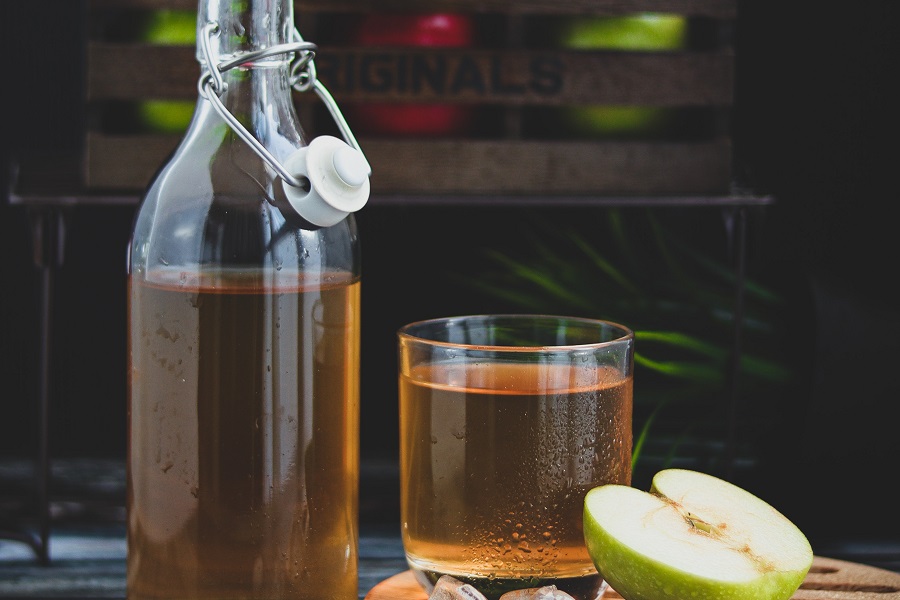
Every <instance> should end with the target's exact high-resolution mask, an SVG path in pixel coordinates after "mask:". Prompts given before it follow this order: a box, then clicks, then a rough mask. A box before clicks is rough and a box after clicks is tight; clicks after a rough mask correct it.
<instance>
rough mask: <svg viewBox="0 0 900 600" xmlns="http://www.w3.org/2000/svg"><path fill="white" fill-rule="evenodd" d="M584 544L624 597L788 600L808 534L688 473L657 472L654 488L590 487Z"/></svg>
mask: <svg viewBox="0 0 900 600" xmlns="http://www.w3.org/2000/svg"><path fill="white" fill-rule="evenodd" d="M584 538H585V543H586V545H587V548H588V552H589V553H590V556H591V559H592V560H593V562H594V565H595V566H596V567H597V570H598V571H599V572H600V574H601V575H602V576H603V578H604V579H605V580H606V582H607V583H609V585H610V586H611V587H612V588H613V589H614V590H616V591H617V592H618V593H619V594H621V596H622V597H623V598H626V599H627V600H661V599H663V598H716V599H719V598H721V599H733V600H752V599H759V600H786V599H788V598H790V597H791V596H792V595H793V594H794V592H795V591H797V589H798V588H799V587H800V584H801V583H802V582H803V579H804V578H805V577H806V574H807V572H808V571H809V569H810V567H811V566H812V561H813V551H812V548H811V547H810V544H809V541H808V540H807V538H806V536H805V535H804V534H803V533H802V532H801V531H800V529H798V528H797V526H796V525H794V524H793V523H792V522H791V521H790V520H789V519H788V518H787V517H785V516H784V515H783V514H781V513H780V512H778V511H777V510H776V509H775V508H773V507H772V506H771V505H769V504H768V503H767V502H765V501H763V500H762V499H760V498H758V497H757V496H754V495H753V494H751V493H750V492H748V491H746V490H744V489H742V488H740V487H738V486H736V485H734V484H731V483H729V482H727V481H724V480H722V479H719V478H717V477H713V476H711V475H707V474H705V473H700V472H698V471H690V470H686V469H666V470H663V471H660V472H658V473H657V474H656V475H655V476H654V477H653V482H652V485H651V489H650V492H645V491H642V490H638V489H636V488H633V487H629V486H625V485H614V484H609V485H603V486H600V487H596V488H594V489H592V490H590V491H589V492H588V493H587V495H586V496H585V500H584Z"/></svg>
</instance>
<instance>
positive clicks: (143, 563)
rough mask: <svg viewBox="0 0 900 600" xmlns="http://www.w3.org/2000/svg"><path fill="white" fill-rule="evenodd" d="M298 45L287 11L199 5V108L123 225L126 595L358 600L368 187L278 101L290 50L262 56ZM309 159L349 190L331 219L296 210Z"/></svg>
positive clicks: (287, 1)
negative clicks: (127, 227)
mask: <svg viewBox="0 0 900 600" xmlns="http://www.w3.org/2000/svg"><path fill="white" fill-rule="evenodd" d="M296 40H297V37H295V36H294V22H293V4H292V2H291V0H270V1H267V2H258V1H255V0H201V1H200V6H199V11H198V33H197V48H198V52H197V56H198V60H199V61H200V63H201V70H202V72H203V75H201V80H200V96H199V98H198V102H197V107H196V111H195V113H194V117H193V120H192V122H191V125H190V127H189V129H188V131H187V132H186V134H185V137H184V139H183V140H182V142H181V144H180V145H179V147H178V148H177V149H176V151H175V152H174V154H173V155H172V157H171V158H170V160H169V161H168V162H167V163H166V164H165V165H164V166H163V167H162V168H161V169H160V171H159V172H158V174H157V175H156V177H155V178H154V180H153V181H152V183H151V184H150V186H149V187H148V189H147V191H146V193H145V194H144V197H143V198H142V202H141V204H140V206H139V209H138V212H137V215H136V217H135V222H134V229H133V234H132V239H131V242H130V247H129V320H130V323H129V354H130V372H129V410H128V421H129V422H128V436H129V445H128V462H127V515H128V516H127V540H128V556H127V595H128V598H129V600H142V599H149V598H152V599H154V600H165V599H168V598H172V599H175V598H178V599H183V598H193V599H198V600H202V599H212V598H216V599H226V598H227V599H233V600H238V599H243V598H248V599H249V598H253V599H255V600H259V599H265V598H279V599H283V598H302V599H306V598H330V599H335V600H340V599H346V600H351V599H355V598H356V597H357V585H358V584H357V546H358V523H357V520H358V478H359V380H358V374H359V352H360V341H359V337H360V250H359V239H358V235H357V229H356V224H355V221H354V216H353V214H352V213H353V211H354V210H356V209H358V208H359V207H361V205H362V203H364V202H365V199H366V198H367V197H368V178H367V177H368V175H367V172H365V173H363V175H364V177H360V176H359V175H360V173H359V168H358V167H359V164H360V161H359V159H360V157H362V155H361V153H359V154H358V156H356V155H355V154H354V152H357V150H353V151H349V152H348V149H350V146H348V145H347V144H344V143H343V142H340V140H337V139H336V138H329V139H328V140H325V141H323V142H322V143H318V142H319V140H320V139H322V138H316V139H315V140H313V141H312V142H310V143H308V142H307V139H306V137H305V135H304V133H303V132H302V131H301V129H300V126H299V123H298V119H297V115H296V113H295V109H294V104H293V102H292V96H291V89H292V87H291V84H292V81H293V78H294V76H295V74H292V59H296V58H297V57H298V56H300V55H301V53H300V52H299V51H298V52H293V53H289V52H281V53H277V52H273V53H271V54H266V52H265V51H266V49H268V50H272V49H273V48H275V49H278V48H282V47H285V45H287V46H290V45H291V44H294V45H295V46H296V44H297V42H296ZM292 47H293V46H292ZM260 51H262V52H260ZM251 53H253V56H254V60H252V61H250V62H243V63H242V57H244V58H246V57H247V56H249V55H250V54H251ZM235 64H236V66H234V65H235ZM217 65H218V67H217ZM222 65H231V66H229V67H227V68H225V69H224V70H223V69H222ZM219 78H221V80H219ZM213 93H214V94H215V97H212V96H211V94H213ZM214 100H218V103H217V104H218V106H214V102H213V101H214ZM222 109H224V110H225V111H226V112H225V114H223V112H222ZM332 114H334V112H332ZM338 114H339V113H338ZM228 115H233V117H234V120H235V121H236V124H232V123H229V122H228V120H227V116H228ZM241 130H243V131H244V133H246V134H249V135H250V136H252V140H257V141H258V144H259V146H260V147H261V150H260V149H258V148H254V147H253V145H252V144H251V143H248V139H247V138H246V137H245V136H242V135H241ZM252 140H250V141H251V142H252ZM341 145H343V147H339V146H341ZM323 146H324V147H325V150H324V151H323V150H322V149H321V148H322V147H323ZM329 147H330V148H331V150H330V151H329V150H328V148H329ZM314 148H319V149H318V150H317V151H316V152H317V154H315V156H316V157H317V158H315V160H314V159H313V158H314V157H313V154H314V153H313V149H314ZM323 152H325V154H323ZM323 156H324V157H325V158H331V159H332V160H331V161H330V162H329V161H328V160H325V159H323V158H322V157H323ZM341 157H343V158H341ZM305 161H308V162H309V164H310V166H309V168H310V169H313V168H319V167H316V166H315V165H314V164H313V163H315V162H316V161H318V162H321V163H323V164H324V165H325V166H324V167H322V168H324V169H325V170H326V171H328V172H327V173H326V175H325V176H324V179H327V180H328V181H329V182H330V183H328V185H331V186H332V187H333V188H335V189H337V190H338V191H337V192H336V193H337V195H338V196H340V194H345V195H347V194H349V196H348V197H350V199H351V201H350V202H349V203H345V204H344V205H343V208H344V209H346V211H345V212H342V211H341V210H338V211H337V215H336V216H335V215H333V214H327V215H326V217H325V218H324V219H321V218H320V216H321V215H320V214H319V213H320V212H321V210H324V211H325V212H326V213H329V211H330V213H334V212H335V211H334V210H333V208H329V207H328V206H325V204H323V203H322V202H318V205H317V206H318V208H317V209H314V210H313V212H312V213H306V212H304V210H305V209H302V205H303V203H304V202H306V200H308V198H307V197H308V196H311V197H312V200H310V202H312V203H313V204H316V201H317V200H321V198H317V197H316V193H315V190H313V191H312V192H311V191H310V186H309V180H310V179H311V177H307V175H308V174H307V173H304V172H303V169H304V168H306V167H305V166H303V165H305V164H306V162H305ZM323 161H324V162H323ZM342 161H343V163H342ZM348 161H349V162H348ZM354 161H355V162H354ZM326 163H327V164H326ZM362 163H363V164H365V161H364V158H362ZM342 164H343V167H342ZM348 164H349V166H348ZM283 165H287V167H286V168H287V170H288V171H289V174H290V175H295V179H294V183H295V184H300V185H292V184H289V183H288V182H287V180H286V179H285V177H284V176H282V175H279V172H278V169H277V168H275V167H278V166H283ZM298 165H300V166H299V167H298ZM365 166H366V168H367V167H368V165H367V164H365ZM342 169H343V170H342ZM354 169H355V171H354ZM347 172H350V176H344V175H342V173H347ZM342 177H343V179H348V180H351V183H350V184H348V183H346V181H343V180H342V179H341V178H342ZM363 179H365V181H364V182H363V181H362V180H363ZM303 185H305V187H301V186H303ZM313 187H314V186H313ZM328 193H329V192H328V191H327V190H326V191H324V192H322V194H323V195H328ZM361 195H362V196H364V197H362V199H361V201H360V197H361ZM339 200H340V198H339ZM348 207H349V208H348ZM339 208H341V207H340V206H339ZM320 209H321V210H320ZM308 214H312V215H313V216H312V217H309V216H308ZM317 223H318V224H317Z"/></svg>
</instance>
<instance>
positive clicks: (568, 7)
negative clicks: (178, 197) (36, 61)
mask: <svg viewBox="0 0 900 600" xmlns="http://www.w3.org/2000/svg"><path fill="white" fill-rule="evenodd" d="M88 6H89V8H90V9H91V10H101V9H109V8H112V9H124V8H134V9H141V10H159V9H166V8H171V9H179V10H193V9H196V8H197V1H196V0H90V1H89V4H88ZM294 10H295V12H382V11H384V12H387V11H421V10H422V2H421V0H296V1H295V2H294ZM428 10H429V11H435V12H437V11H461V12H473V13H500V14H504V13H506V14H597V15H603V14H622V13H629V12H642V11H658V12H673V13H678V14H684V15H693V16H703V17H711V18H717V19H732V18H734V17H735V16H736V13H737V0H565V1H562V0H429V2H428Z"/></svg>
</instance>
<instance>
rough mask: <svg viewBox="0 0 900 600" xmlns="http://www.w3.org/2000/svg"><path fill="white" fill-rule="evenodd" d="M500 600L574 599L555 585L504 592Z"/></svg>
mask: <svg viewBox="0 0 900 600" xmlns="http://www.w3.org/2000/svg"><path fill="white" fill-rule="evenodd" d="M500 600H574V598H572V596H570V595H569V594H567V593H565V592H564V591H562V590H560V589H558V588H557V587H556V586H555V585H545V586H544V587H537V588H526V589H524V590H513V591H511V592H506V593H505V594H503V595H502V596H500Z"/></svg>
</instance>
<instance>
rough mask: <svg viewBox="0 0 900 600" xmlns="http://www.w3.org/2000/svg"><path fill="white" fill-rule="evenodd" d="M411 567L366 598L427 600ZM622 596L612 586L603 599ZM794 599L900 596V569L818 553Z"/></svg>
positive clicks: (892, 598) (889, 598) (852, 599)
mask: <svg viewBox="0 0 900 600" xmlns="http://www.w3.org/2000/svg"><path fill="white" fill-rule="evenodd" d="M427 598H428V594H427V593H425V590H424V589H423V588H422V587H421V586H420V585H419V583H418V582H417V581H416V579H415V577H414V576H413V574H412V572H411V571H408V570H407V571H403V572H401V573H398V574H396V575H393V576H391V577H390V578H388V579H386V580H384V581H382V582H380V583H378V584H377V585H375V587H373V588H372V589H371V590H370V591H369V593H368V594H366V596H365V600H427ZM617 598H622V596H620V595H619V594H617V593H616V592H615V590H613V589H611V588H610V589H608V590H607V591H606V593H605V594H604V595H603V600H613V599H617ZM791 598H792V600H900V573H895V572H894V571H887V570H884V569H878V568H875V567H870V566H868V565H861V564H859V563H853V562H848V561H843V560H837V559H832V558H824V557H820V556H817V557H815V559H814V560H813V566H812V568H811V569H810V571H809V574H808V575H807V577H806V579H805V580H804V582H803V584H802V585H801V586H800V589H799V590H797V592H796V593H795V594H794V595H793V596H792V597H791Z"/></svg>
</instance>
